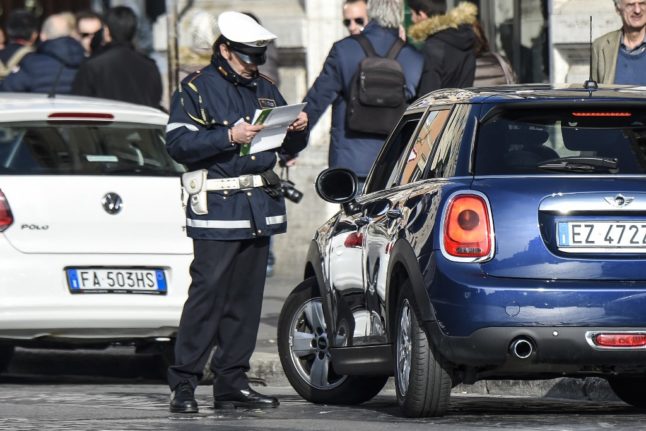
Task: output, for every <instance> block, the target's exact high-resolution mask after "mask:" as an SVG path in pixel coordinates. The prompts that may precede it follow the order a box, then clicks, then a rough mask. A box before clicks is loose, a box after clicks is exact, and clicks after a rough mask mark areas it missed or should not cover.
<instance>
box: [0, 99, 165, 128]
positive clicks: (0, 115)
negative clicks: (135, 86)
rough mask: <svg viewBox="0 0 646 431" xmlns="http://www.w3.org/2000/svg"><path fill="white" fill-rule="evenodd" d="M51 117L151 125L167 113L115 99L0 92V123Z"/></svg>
mask: <svg viewBox="0 0 646 431" xmlns="http://www.w3.org/2000/svg"><path fill="white" fill-rule="evenodd" d="M75 114H76V115H75ZM52 115H53V116H54V117H52ZM88 115H89V117H88ZM92 115H96V117H92ZM52 118H55V119H56V120H58V121H61V120H62V121H65V120H77V121H83V120H85V121H109V122H125V123H139V124H142V123H143V124H155V125H165V124H166V123H167V121H168V115H167V114H165V113H164V112H162V111H161V110H159V109H155V108H151V107H149V106H143V105H136V104H133V103H126V102H120V101H116V100H108V99H99V98H94V97H83V96H68V95H57V96H56V97H48V96H47V95H46V94H38V93H0V122H1V123H5V122H16V121H47V120H51V119H52Z"/></svg>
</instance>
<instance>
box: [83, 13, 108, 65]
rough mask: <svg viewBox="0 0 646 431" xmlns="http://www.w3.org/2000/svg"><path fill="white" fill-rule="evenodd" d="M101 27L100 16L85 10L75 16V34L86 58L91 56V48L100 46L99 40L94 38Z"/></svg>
mask: <svg viewBox="0 0 646 431" xmlns="http://www.w3.org/2000/svg"><path fill="white" fill-rule="evenodd" d="M102 27H103V22H102V21H101V16H100V15H99V14H97V13H96V12H93V11H91V10H85V11H81V12H78V13H77V14H76V33H77V35H78V38H79V41H80V42H81V45H83V50H84V51H85V56H86V57H89V56H90V55H92V50H93V48H98V47H99V46H100V45H101V40H100V38H99V37H96V36H97V34H98V33H99V31H100V30H101V28H102ZM99 36H100V35H99ZM93 41H94V43H93Z"/></svg>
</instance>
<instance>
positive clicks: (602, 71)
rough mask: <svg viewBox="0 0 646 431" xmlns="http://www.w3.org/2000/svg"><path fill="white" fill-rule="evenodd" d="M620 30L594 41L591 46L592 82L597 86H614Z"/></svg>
mask: <svg viewBox="0 0 646 431" xmlns="http://www.w3.org/2000/svg"><path fill="white" fill-rule="evenodd" d="M621 34H622V31H621V30H615V31H611V32H610V33H606V34H604V35H603V36H601V37H598V38H597V39H595V41H594V43H593V44H592V70H591V75H592V79H593V80H594V81H597V82H598V83H599V84H614V82H615V70H616V69H617V57H618V56H619V44H620V42H621Z"/></svg>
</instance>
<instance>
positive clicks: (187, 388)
mask: <svg viewBox="0 0 646 431" xmlns="http://www.w3.org/2000/svg"><path fill="white" fill-rule="evenodd" d="M170 412H171V413H197V401H195V389H194V388H193V386H192V385H191V384H190V383H189V382H182V383H180V384H179V385H177V386H175V390H174V391H173V392H171V394H170Z"/></svg>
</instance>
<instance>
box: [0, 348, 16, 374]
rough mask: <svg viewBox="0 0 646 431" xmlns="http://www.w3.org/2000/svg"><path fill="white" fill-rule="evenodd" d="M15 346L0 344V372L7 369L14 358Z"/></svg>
mask: <svg viewBox="0 0 646 431" xmlns="http://www.w3.org/2000/svg"><path fill="white" fill-rule="evenodd" d="M13 352H14V346H10V345H0V373H3V372H5V371H7V368H9V364H10V363H11V358H13Z"/></svg>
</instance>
